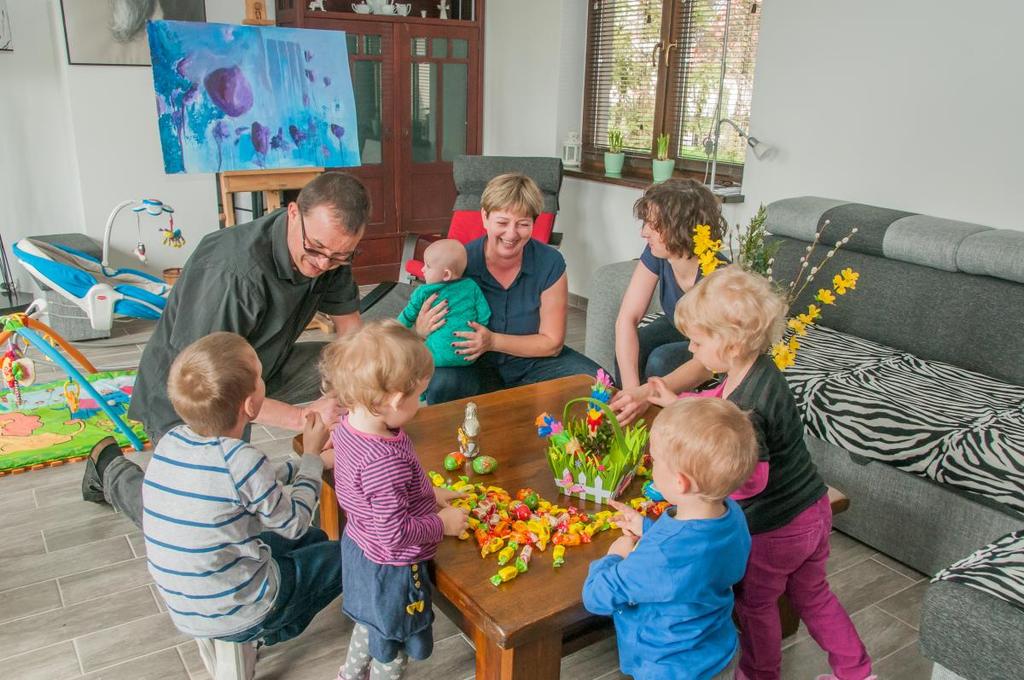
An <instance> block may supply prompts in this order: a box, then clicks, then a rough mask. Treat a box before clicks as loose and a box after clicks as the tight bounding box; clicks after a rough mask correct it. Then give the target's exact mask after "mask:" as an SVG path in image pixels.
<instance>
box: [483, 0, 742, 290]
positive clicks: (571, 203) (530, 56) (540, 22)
mask: <svg viewBox="0 0 1024 680" xmlns="http://www.w3.org/2000/svg"><path fill="white" fill-rule="evenodd" d="M586 43H587V0H490V2H488V3H487V14H486V26H485V38H484V45H485V47H484V153H485V154H492V155H509V156H526V155H539V156H560V155H561V153H562V143H563V142H564V141H565V138H566V136H567V135H568V133H569V132H570V131H571V130H575V131H577V132H579V131H580V130H581V128H582V117H583V78H584V66H585V59H586V46H587V45H586ZM641 193H643V192H642V190H641V189H633V188H630V187H623V186H616V185H613V184H605V183H603V182H593V181H589V180H580V179H575V178H570V177H567V178H566V179H565V181H564V182H563V184H562V193H561V195H560V197H559V204H560V206H561V208H560V211H559V214H558V220H557V222H556V229H557V230H558V231H560V232H562V233H563V240H562V248H561V250H562V254H563V255H564V256H565V261H566V266H567V271H568V273H569V290H570V291H571V292H573V293H575V294H577V295H582V296H584V297H589V296H590V294H591V290H592V287H593V285H592V278H593V272H594V271H595V270H596V269H597V268H598V267H601V266H602V265H605V264H609V263H612V262H618V261H620V260H627V259H631V258H634V257H638V256H639V255H640V252H641V251H642V250H643V240H642V239H641V238H640V224H639V223H638V222H637V221H636V220H634V219H633V202H634V201H635V200H636V199H637V198H638V197H639V196H640V195H641ZM725 213H726V218H727V219H730V220H731V219H735V218H736V216H737V215H738V210H737V209H736V208H734V207H733V206H727V207H726V211H725Z"/></svg>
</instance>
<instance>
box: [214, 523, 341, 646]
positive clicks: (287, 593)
mask: <svg viewBox="0 0 1024 680" xmlns="http://www.w3.org/2000/svg"><path fill="white" fill-rule="evenodd" d="M260 540H261V541H263V542H264V543H266V544H267V545H268V546H269V547H270V553H271V555H272V556H273V559H274V561H275V562H277V568H278V570H279V571H280V573H281V581H280V583H279V584H278V588H277V597H276V598H275V599H274V606H273V607H271V608H270V611H269V612H267V616H266V618H264V619H263V621H261V622H260V623H259V624H257V625H255V626H253V627H252V628H250V629H249V630H245V631H242V632H241V633H237V634H235V635H232V636H230V637H224V638H221V639H222V640H225V641H227V642H251V641H253V640H260V639H262V640H263V642H264V643H266V644H268V645H273V644H276V643H278V642H284V641H285V640H291V639H292V638H294V637H297V636H298V635H299V634H300V633H302V631H304V630H306V626H308V625H309V623H310V621H312V620H313V617H315V616H316V615H317V614H319V613H320V610H322V609H323V608H324V607H326V606H327V605H329V604H330V603H331V602H333V601H334V600H335V599H336V598H337V597H338V595H340V594H341V551H340V548H339V547H338V542H337V541H329V540H327V534H325V533H324V532H323V531H321V530H320V529H317V528H315V527H310V528H309V531H307V532H306V534H305V535H304V536H302V538H297V539H287V538H284V537H282V536H279V535H278V534H275V533H272V532H269V531H268V532H264V533H262V534H260Z"/></svg>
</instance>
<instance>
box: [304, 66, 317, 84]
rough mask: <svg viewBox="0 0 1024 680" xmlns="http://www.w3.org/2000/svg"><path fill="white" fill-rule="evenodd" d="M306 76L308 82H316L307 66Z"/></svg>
mask: <svg viewBox="0 0 1024 680" xmlns="http://www.w3.org/2000/svg"><path fill="white" fill-rule="evenodd" d="M306 78H307V79H309V82H311V83H314V82H316V76H315V75H314V74H313V72H312V71H310V70H309V69H308V68H307V69H306Z"/></svg>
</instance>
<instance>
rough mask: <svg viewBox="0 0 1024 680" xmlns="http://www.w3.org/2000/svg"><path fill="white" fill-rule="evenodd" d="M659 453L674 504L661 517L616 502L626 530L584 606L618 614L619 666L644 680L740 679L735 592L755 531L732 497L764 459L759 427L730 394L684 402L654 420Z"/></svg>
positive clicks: (590, 585)
mask: <svg viewBox="0 0 1024 680" xmlns="http://www.w3.org/2000/svg"><path fill="white" fill-rule="evenodd" d="M651 457H652V458H653V461H654V466H653V470H652V476H653V479H654V485H655V486H656V487H657V489H658V491H660V492H661V493H662V495H664V497H665V499H666V500H667V501H669V503H671V504H672V506H674V507H670V508H669V509H668V510H667V511H666V512H665V513H664V514H662V516H661V517H660V518H658V519H657V520H656V521H652V520H650V519H647V518H644V517H643V516H642V515H640V513H638V512H636V511H635V510H633V509H632V508H630V507H628V506H626V505H623V504H621V503H617V502H615V501H612V505H613V506H614V507H615V509H616V510H618V511H619V515H617V516H616V517H615V521H616V522H617V523H618V524H619V526H620V527H621V528H622V536H621V537H619V538H618V539H616V541H615V542H614V543H612V545H611V547H610V548H609V549H608V555H607V556H605V557H603V558H601V559H599V560H597V561H595V562H594V563H593V564H591V565H590V574H589V575H588V576H587V580H586V583H584V585H583V604H584V606H585V607H586V608H587V610H588V611H590V612H592V613H594V614H604V615H610V616H612V618H613V619H614V621H615V632H616V634H617V636H618V647H619V665H620V666H621V669H622V672H623V673H626V674H628V675H632V676H633V677H634V678H636V680H656V679H657V680H661V679H664V680H683V679H684V678H692V679H694V680H705V679H708V678H715V679H717V678H732V675H733V671H734V669H735V657H736V656H737V648H738V638H737V635H736V628H735V626H734V625H733V623H732V608H733V593H732V588H733V586H734V585H735V584H736V583H738V582H739V581H740V580H741V579H742V578H743V574H744V571H745V570H746V567H747V557H748V556H749V554H750V532H749V531H748V530H747V520H746V518H745V517H744V515H743V510H742V509H740V507H739V506H737V505H736V503H735V502H734V501H732V500H731V499H730V498H728V496H729V494H730V493H732V492H733V491H735V490H736V489H737V488H738V487H739V486H740V485H741V484H743V482H744V481H746V480H747V478H748V477H750V475H751V473H752V472H753V471H754V466H755V465H756V464H757V440H756V438H755V435H754V429H753V426H752V425H751V423H750V420H749V419H748V417H747V415H746V414H745V413H744V412H743V411H741V410H740V409H739V408H738V407H737V406H736V405H735V404H733V403H732V402H729V401H727V400H724V399H708V398H695V399H685V400H681V401H677V402H676V403H674V404H672V405H671V406H669V407H667V408H666V409H665V410H664V411H662V412H661V413H660V414H658V417H657V418H655V420H654V424H653V425H652V427H651Z"/></svg>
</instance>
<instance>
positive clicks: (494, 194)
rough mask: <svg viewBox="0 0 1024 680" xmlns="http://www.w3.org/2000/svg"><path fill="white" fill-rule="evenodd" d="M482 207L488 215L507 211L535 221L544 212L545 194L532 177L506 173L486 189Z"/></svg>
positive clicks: (490, 183)
mask: <svg viewBox="0 0 1024 680" xmlns="http://www.w3.org/2000/svg"><path fill="white" fill-rule="evenodd" d="M480 207H481V208H483V209H484V212H485V213H487V214H488V215H489V214H491V213H492V212H494V211H495V210H507V211H509V212H512V213H516V214H519V215H528V216H529V217H530V219H531V220H535V219H537V215H540V214H541V212H543V211H544V194H542V193H541V192H540V187H538V186H537V183H536V182H534V181H533V179H531V178H530V177H527V176H526V175H524V174H523V173H521V172H506V173H505V174H504V175H498V176H497V177H495V178H494V179H492V180H491V181H490V182H488V183H487V186H486V187H484V192H483V193H482V194H481V195H480Z"/></svg>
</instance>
